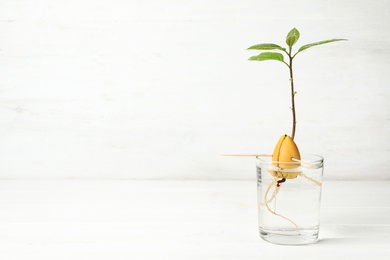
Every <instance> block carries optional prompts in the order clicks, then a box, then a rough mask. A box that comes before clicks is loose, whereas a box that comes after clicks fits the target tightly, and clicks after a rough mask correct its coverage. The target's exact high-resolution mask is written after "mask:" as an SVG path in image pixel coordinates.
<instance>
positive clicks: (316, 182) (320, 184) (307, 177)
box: [299, 173, 322, 186]
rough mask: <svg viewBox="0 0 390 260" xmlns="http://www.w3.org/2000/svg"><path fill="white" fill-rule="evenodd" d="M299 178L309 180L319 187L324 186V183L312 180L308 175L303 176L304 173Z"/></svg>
mask: <svg viewBox="0 0 390 260" xmlns="http://www.w3.org/2000/svg"><path fill="white" fill-rule="evenodd" d="M299 176H302V177H304V178H306V179H308V180H309V181H311V182H314V183H315V184H317V185H318V186H322V182H320V181H317V180H315V179H313V178H310V177H309V176H307V175H305V174H303V173H299Z"/></svg>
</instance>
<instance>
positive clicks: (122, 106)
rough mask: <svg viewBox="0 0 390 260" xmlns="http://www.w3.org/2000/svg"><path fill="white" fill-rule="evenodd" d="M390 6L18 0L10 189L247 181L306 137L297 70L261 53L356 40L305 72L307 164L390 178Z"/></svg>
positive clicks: (4, 48)
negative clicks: (319, 159)
mask: <svg viewBox="0 0 390 260" xmlns="http://www.w3.org/2000/svg"><path fill="white" fill-rule="evenodd" d="M389 13H390V2H389V1H387V0H376V1H368V0H342V1H340V0H337V1H336V0H331V1H322V0H321V1H320V0H311V1H308V0H295V1H287V0H274V1H266V0H243V1H232V0H214V1H209V0H187V1H179V0H149V1H135V0H128V1H125V0H102V1H92V0H51V1H49V0H36V1H29V0H2V1H1V2H0V178H3V179H26V178H27V179H40V178H49V179H56V178H69V179H75V178H76V179H77V178H94V179H95V178H98V179H99V178H101V179H180V180H187V179H202V180H208V179H212V180H217V179H221V180H223V179H236V180H250V179H253V178H254V176H255V173H254V162H253V159H252V158H226V157H221V156H220V154H222V153H256V152H260V153H269V152H272V149H273V146H274V145H275V143H276V141H277V140H278V138H279V136H280V135H282V134H285V133H287V134H289V133H290V124H291V115H290V109H289V107H290V104H289V102H290V100H289V89H288V87H289V82H288V71H287V69H286V67H285V66H284V65H283V64H279V63H276V62H264V63H260V62H257V63H256V62H249V61H247V58H248V57H249V56H251V55H252V54H254V53H253V52H250V51H247V50H245V49H246V48H247V47H249V46H250V45H253V44H256V43H260V42H275V43H279V44H283V43H284V39H285V35H286V33H287V32H288V31H289V30H290V29H291V28H293V27H296V28H298V29H299V30H300V32H301V39H300V41H299V42H298V43H297V45H298V46H300V45H303V44H306V43H310V42H315V41H318V40H325V39H329V38H347V39H349V41H348V42H340V43H333V44H330V45H328V46H321V47H316V48H313V49H310V50H307V51H305V52H303V53H301V55H300V56H298V57H297V60H296V63H295V64H296V67H295V68H296V72H295V76H296V79H295V80H296V87H297V91H298V95H297V113H298V129H297V137H296V141H297V143H298V145H299V147H300V150H301V152H302V153H305V152H306V153H317V154H321V155H323V156H324V157H325V159H326V163H325V165H326V172H325V176H326V178H328V179H330V180H351V179H354V180H356V179H358V180H366V179H368V180H381V179H382V180H385V179H386V180H389V179H390V174H389V169H390V162H389V160H388V158H389V155H390V146H389V144H390V105H389V101H388V99H389V98H390V86H389V85H390V83H389V68H390V66H389V62H390V60H389V58H390V22H389V18H388V17H389V16H388V15H389Z"/></svg>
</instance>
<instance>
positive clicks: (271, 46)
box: [247, 43, 284, 51]
mask: <svg viewBox="0 0 390 260" xmlns="http://www.w3.org/2000/svg"><path fill="white" fill-rule="evenodd" d="M247 50H264V51H265V50H284V48H282V47H280V46H279V45H277V44H274V43H260V44H256V45H253V46H251V47H249V48H248V49H247Z"/></svg>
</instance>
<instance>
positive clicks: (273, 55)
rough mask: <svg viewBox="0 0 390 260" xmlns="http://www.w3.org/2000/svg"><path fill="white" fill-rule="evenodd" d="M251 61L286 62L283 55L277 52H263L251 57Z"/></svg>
mask: <svg viewBox="0 0 390 260" xmlns="http://www.w3.org/2000/svg"><path fill="white" fill-rule="evenodd" d="M249 60H257V61H264V60H277V61H281V62H284V57H283V55H282V54H280V53H277V52H263V53H260V54H259V55H257V56H252V57H250V58H249Z"/></svg>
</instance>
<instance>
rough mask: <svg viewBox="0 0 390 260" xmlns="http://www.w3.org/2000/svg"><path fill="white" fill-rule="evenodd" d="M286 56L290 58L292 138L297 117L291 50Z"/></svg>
mask: <svg viewBox="0 0 390 260" xmlns="http://www.w3.org/2000/svg"><path fill="white" fill-rule="evenodd" d="M288 56H289V58H290V64H289V66H288V67H289V69H290V83H291V110H292V115H293V126H292V134H291V139H293V140H294V137H295V128H296V124H297V117H296V113H295V91H294V75H293V67H292V61H293V57H292V56H291V51H290V53H288Z"/></svg>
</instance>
